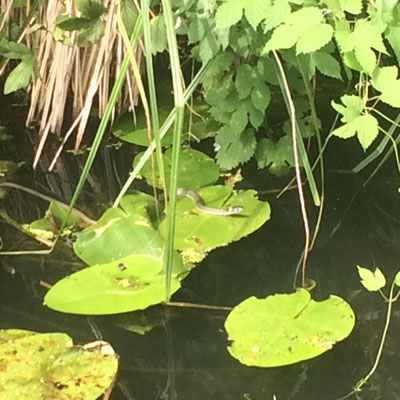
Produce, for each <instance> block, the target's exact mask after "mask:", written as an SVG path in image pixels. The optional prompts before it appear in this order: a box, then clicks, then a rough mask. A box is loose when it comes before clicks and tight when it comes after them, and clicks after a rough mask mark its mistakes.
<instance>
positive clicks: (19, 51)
mask: <svg viewBox="0 0 400 400" xmlns="http://www.w3.org/2000/svg"><path fill="white" fill-rule="evenodd" d="M0 54H1V55H2V56H3V57H5V58H10V59H16V60H17V59H22V58H32V57H33V53H32V51H31V50H30V49H29V48H28V47H27V46H26V45H25V44H23V43H15V42H8V41H0Z"/></svg>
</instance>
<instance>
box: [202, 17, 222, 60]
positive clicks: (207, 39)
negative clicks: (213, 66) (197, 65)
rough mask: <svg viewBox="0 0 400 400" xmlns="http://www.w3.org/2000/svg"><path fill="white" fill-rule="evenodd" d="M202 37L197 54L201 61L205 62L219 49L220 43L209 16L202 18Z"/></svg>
mask: <svg viewBox="0 0 400 400" xmlns="http://www.w3.org/2000/svg"><path fill="white" fill-rule="evenodd" d="M202 22H203V28H204V37H203V38H202V40H201V41H200V44H199V55H200V58H201V61H202V62H203V63H204V64H205V63H207V62H208V61H209V60H211V59H212V58H213V57H214V56H215V55H216V54H217V53H218V50H219V49H220V43H219V42H218V40H217V38H216V36H215V32H214V29H215V25H214V21H212V20H211V19H210V18H207V19H203V20H202Z"/></svg>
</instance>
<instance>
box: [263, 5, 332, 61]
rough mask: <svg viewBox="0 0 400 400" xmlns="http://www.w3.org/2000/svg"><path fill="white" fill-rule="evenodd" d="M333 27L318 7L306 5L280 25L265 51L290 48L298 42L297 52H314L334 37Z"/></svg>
mask: <svg viewBox="0 0 400 400" xmlns="http://www.w3.org/2000/svg"><path fill="white" fill-rule="evenodd" d="M332 35H333V28H332V27H331V26H330V25H328V24H326V23H325V22H324V15H323V13H322V11H321V10H320V9H319V8H317V7H304V8H302V9H300V10H299V11H296V12H294V13H292V14H290V15H289V16H288V17H286V18H285V20H284V23H283V24H282V25H280V26H278V27H277V28H276V29H275V30H274V32H273V34H272V36H271V39H270V40H269V41H268V42H267V43H266V45H265V47H264V50H263V52H264V53H267V52H269V51H271V50H278V49H288V48H290V47H292V46H293V45H294V44H296V53H297V54H301V53H312V52H314V51H316V50H319V49H320V48H322V47H323V46H325V45H326V44H327V43H328V42H329V41H330V40H331V38H332Z"/></svg>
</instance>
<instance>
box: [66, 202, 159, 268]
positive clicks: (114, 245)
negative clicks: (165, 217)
mask: <svg viewBox="0 0 400 400" xmlns="http://www.w3.org/2000/svg"><path fill="white" fill-rule="evenodd" d="M163 246H164V240H163V239H162V237H161V236H160V235H159V234H158V233H157V232H156V231H155V229H153V227H152V226H151V225H150V223H149V222H148V221H147V219H146V218H145V217H143V218H141V219H140V218H132V217H131V216H129V215H127V214H126V213H125V212H124V211H122V210H120V209H118V208H110V209H108V210H107V211H106V212H105V213H104V214H103V216H102V217H101V218H100V219H99V221H97V223H96V224H94V225H92V226H90V227H88V228H86V229H84V230H83V231H81V232H79V233H77V240H76V241H75V243H74V251H75V253H76V255H77V256H78V257H79V258H81V259H82V260H83V261H84V262H85V263H86V264H89V265H94V264H103V263H106V262H109V261H113V260H118V259H120V258H123V257H126V256H129V255H131V254H147V255H150V256H154V257H161V255H162V252H163Z"/></svg>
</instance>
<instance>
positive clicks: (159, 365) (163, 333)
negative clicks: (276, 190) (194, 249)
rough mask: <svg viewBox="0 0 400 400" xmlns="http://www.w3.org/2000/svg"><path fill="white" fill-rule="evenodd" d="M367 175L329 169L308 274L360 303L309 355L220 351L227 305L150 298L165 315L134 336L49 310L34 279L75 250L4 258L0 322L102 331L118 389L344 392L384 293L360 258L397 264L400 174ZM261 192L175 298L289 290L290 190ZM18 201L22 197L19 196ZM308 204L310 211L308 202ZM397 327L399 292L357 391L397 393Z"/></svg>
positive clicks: (293, 238) (188, 399)
mask: <svg viewBox="0 0 400 400" xmlns="http://www.w3.org/2000/svg"><path fill="white" fill-rule="evenodd" d="M392 170H394V168H392ZM249 171H250V172H247V173H250V174H251V173H252V172H251V167H250V169H249ZM245 172H246V171H245ZM254 175H256V173H254ZM250 180H251V179H250ZM362 182H363V180H362V178H360V177H359V176H354V175H343V174H337V173H334V172H330V173H329V172H328V173H327V176H326V187H327V188H328V189H327V194H326V202H325V213H324V217H323V221H322V225H321V231H320V234H319V236H318V240H317V242H316V245H315V248H314V249H313V251H312V252H311V253H310V257H309V262H308V274H309V276H310V278H313V279H315V280H316V281H317V287H316V289H314V291H313V297H314V299H316V300H319V299H324V298H327V297H328V296H329V295H330V294H336V295H338V296H340V297H342V298H343V299H345V300H346V301H348V302H349V303H350V305H351V306H352V308H353V309H354V311H355V313H356V326H355V329H354V331H353V332H352V334H351V335H350V337H349V338H348V339H346V340H344V341H343V342H341V343H339V344H337V345H336V346H334V348H333V350H331V351H328V352H326V353H325V354H323V355H321V356H319V357H317V358H315V359H312V360H309V361H305V362H301V363H298V364H295V365H292V366H287V367H280V368H269V369H261V368H252V367H246V366H243V365H241V364H240V363H239V362H238V361H236V360H235V359H233V358H232V357H231V356H230V355H229V353H228V352H227V350H226V347H227V344H228V342H227V335H226V332H225V330H224V320H225V318H226V315H227V314H226V312H222V311H209V310H196V309H182V308H172V307H161V306H160V307H155V309H156V310H158V311H159V313H160V314H161V315H162V316H163V319H162V323H161V324H160V325H159V326H158V327H156V328H154V329H153V330H152V331H151V332H149V333H147V334H145V335H139V334H137V333H133V332H130V331H128V330H126V329H124V328H122V327H121V326H120V325H121V319H120V317H118V316H108V317H85V316H76V315H68V314H62V313H58V312H55V311H52V310H49V309H48V308H46V307H45V306H43V305H42V301H43V296H44V294H45V292H46V289H45V288H43V286H41V285H40V280H44V281H47V282H55V281H56V280H57V279H59V278H61V277H62V276H63V275H64V274H65V273H66V272H65V271H67V270H68V271H70V269H71V268H72V269H73V268H76V267H77V264H76V263H77V260H76V259H74V258H73V257H70V255H68V252H66V253H59V254H54V255H52V256H49V257H43V256H40V257H38V256H36V257H34V256H29V257H2V258H1V259H0V262H1V268H0V275H1V276H0V328H20V329H29V330H36V331H39V332H54V331H60V332H66V333H68V334H69V335H70V336H71V337H72V338H73V339H74V341H75V343H87V342H90V341H93V340H96V339H100V338H101V339H103V340H106V341H108V342H109V343H111V345H112V346H113V348H114V349H115V351H116V352H117V353H118V354H119V356H120V369H119V373H118V380H117V383H116V386H115V388H114V391H113V394H112V396H111V399H114V400H122V399H129V400H130V399H141V400H147V399H182V400H200V399H201V400H204V399H208V400H225V399H226V400H228V399H235V400H236V399H245V400H272V399H278V400H294V399H295V400H321V399H322V400H334V399H339V398H340V397H342V396H344V395H346V394H347V393H348V392H349V391H350V390H351V388H352V387H353V386H354V385H355V384H356V383H357V381H358V380H359V379H360V378H362V377H363V376H365V374H366V373H367V372H368V371H369V369H370V367H371V365H372V364H373V361H374V359H375V355H376V352H377V349H378V346H379V343H380V337H381V333H382V329H383V324H384V320H385V312H386V303H385V302H384V301H383V300H382V298H381V297H380V296H379V295H378V294H376V293H368V292H367V291H366V290H364V289H363V288H362V286H361V285H360V283H359V278H358V275H357V270H356V265H363V266H366V267H370V268H373V267H375V266H379V267H380V268H381V269H382V270H383V271H384V273H385V275H386V276H387V277H388V278H389V279H391V278H392V277H393V276H394V274H395V273H396V272H397V270H398V269H399V268H400V241H399V239H400V234H399V221H400V216H399V212H398V209H399V207H398V193H397V187H398V186H399V183H400V182H399V180H398V179H397V178H393V177H391V176H390V174H388V173H381V174H379V176H377V177H376V178H375V179H374V180H373V181H372V182H371V183H370V184H369V185H368V186H367V187H366V188H363V187H362V186H361V184H362ZM261 197H262V198H263V199H265V200H268V201H269V202H270V204H271V209H272V218H271V221H269V222H268V223H267V224H265V225H264V226H263V227H262V228H261V229H260V230H258V231H257V232H255V233H254V234H252V235H250V236H249V237H247V238H244V239H242V240H241V241H240V242H237V243H234V244H232V245H230V246H228V247H226V248H221V249H217V250H215V251H213V252H212V253H211V254H210V255H209V256H208V257H207V258H206V259H205V260H204V262H203V263H202V264H201V265H199V266H198V267H197V268H196V269H195V270H194V271H192V273H191V274H190V276H189V277H188V278H187V279H185V280H184V282H183V287H182V289H181V290H180V291H179V292H178V293H177V294H176V295H175V296H174V297H173V299H172V300H173V301H185V302H193V303H203V304H214V305H223V306H234V305H236V304H238V303H239V302H240V301H242V300H243V299H245V298H247V297H249V296H253V295H255V296H258V297H266V296H267V295H269V294H273V293H289V292H291V291H292V285H293V277H294V272H295V269H296V265H297V263H298V260H299V256H300V253H301V251H302V246H303V241H304V239H303V230H302V222H301V219H300V214H299V207H298V201H297V194H296V192H295V191H291V192H288V193H286V194H285V195H284V196H282V197H281V198H280V199H276V198H274V197H273V195H271V194H265V195H261ZM13 201H15V198H14V199H13ZM29 203H30V205H31V206H32V208H33V209H35V206H34V204H33V203H32V201H31V200H29ZM7 205H8V207H10V202H8V203H7V201H6V202H5V206H7ZM14 206H15V207H17V208H18V204H17V203H13V207H14ZM309 209H310V217H311V218H314V217H315V214H316V212H315V210H314V211H313V210H312V205H311V204H309ZM0 235H1V236H2V237H3V236H4V237H6V238H7V241H6V242H5V245H9V244H10V243H12V247H13V249H17V248H21V247H19V245H21V246H22V245H23V242H22V241H21V242H19V241H18V240H20V236H19V235H17V234H15V235H14V233H13V230H12V228H10V227H9V226H8V225H6V224H5V223H4V222H3V221H1V222H0ZM13 237H14V239H13ZM5 249H6V248H5ZM12 270H15V272H16V273H15V274H14V275H11V274H10V271H12ZM399 334H400V318H399V312H398V305H397V303H395V305H394V313H393V319H392V323H391V326H390V330H389V334H388V337H387V342H386V344H385V350H384V353H383V357H382V361H381V363H380V365H379V367H378V370H377V372H376V373H375V374H374V375H373V377H372V378H371V380H370V381H369V383H368V384H367V385H366V386H365V388H364V390H363V391H362V392H361V393H360V394H359V396H360V398H362V399H374V400H377V399H382V400H391V399H399V398H400V372H399V368H398V365H399V362H400V352H399V351H398V338H399ZM353 398H355V397H354V396H353ZM10 400H12V399H10Z"/></svg>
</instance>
